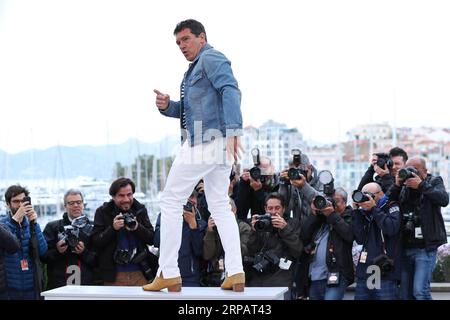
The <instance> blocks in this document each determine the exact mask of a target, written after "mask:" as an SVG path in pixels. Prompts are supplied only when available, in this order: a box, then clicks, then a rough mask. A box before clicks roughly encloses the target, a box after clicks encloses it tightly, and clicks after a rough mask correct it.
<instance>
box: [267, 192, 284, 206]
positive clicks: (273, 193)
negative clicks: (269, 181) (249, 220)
mask: <svg viewBox="0 0 450 320" xmlns="http://www.w3.org/2000/svg"><path fill="white" fill-rule="evenodd" d="M270 199H277V200H280V204H281V206H282V207H283V208H286V206H285V204H284V197H283V196H282V195H281V194H279V193H277V192H272V193H270V194H269V195H268V196H267V197H266V200H264V205H265V206H267V202H268V201H269V200H270Z"/></svg>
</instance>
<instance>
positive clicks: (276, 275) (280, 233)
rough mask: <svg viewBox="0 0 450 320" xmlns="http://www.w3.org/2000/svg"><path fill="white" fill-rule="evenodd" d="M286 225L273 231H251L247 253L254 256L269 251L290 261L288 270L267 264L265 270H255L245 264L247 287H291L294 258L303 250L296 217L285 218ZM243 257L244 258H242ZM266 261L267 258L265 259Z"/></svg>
mask: <svg viewBox="0 0 450 320" xmlns="http://www.w3.org/2000/svg"><path fill="white" fill-rule="evenodd" d="M286 221H287V225H286V227H284V228H283V229H281V230H279V229H273V232H256V231H254V230H252V231H251V233H250V236H249V239H248V243H247V249H248V251H247V252H248V255H249V256H250V257H254V256H255V255H257V254H258V253H260V252H262V253H264V252H270V253H273V254H275V255H276V256H277V257H278V258H280V259H281V258H288V259H289V260H290V261H291V262H292V263H291V266H290V268H289V270H283V269H280V268H279V267H278V265H274V264H273V263H270V264H268V266H267V268H266V269H265V270H266V271H265V272H262V273H261V272H256V271H255V268H253V267H251V266H250V265H248V266H247V269H246V270H247V271H248V274H247V273H246V277H247V275H248V286H249V287H291V286H292V283H293V272H294V268H295V263H294V262H295V260H296V259H297V258H298V257H299V256H300V254H301V253H302V251H303V244H302V241H301V239H300V224H299V220H298V219H287V220H286ZM244 259H245V258H244ZM266 261H268V260H266Z"/></svg>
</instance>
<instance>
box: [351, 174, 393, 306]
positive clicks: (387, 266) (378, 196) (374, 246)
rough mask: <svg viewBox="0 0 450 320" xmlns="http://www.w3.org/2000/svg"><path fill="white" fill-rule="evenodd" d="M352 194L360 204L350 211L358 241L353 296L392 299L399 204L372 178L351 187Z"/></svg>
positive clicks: (357, 297)
mask: <svg viewBox="0 0 450 320" xmlns="http://www.w3.org/2000/svg"><path fill="white" fill-rule="evenodd" d="M352 198H353V201H354V202H356V203H357V204H358V205H359V207H360V209H356V210H354V211H353V213H352V230H353V234H354V236H355V240H356V242H357V243H358V244H360V245H362V250H361V253H360V255H359V259H358V265H357V266H356V289H355V300H395V299H397V282H398V281H400V271H401V261H400V257H401V243H400V224H401V214H400V207H399V205H398V204H397V203H396V202H389V199H388V197H387V196H386V195H385V194H384V192H383V190H382V189H381V186H380V185H379V184H377V183H375V182H371V183H368V184H366V185H365V186H364V187H363V188H362V191H359V190H355V191H354V193H353V195H352Z"/></svg>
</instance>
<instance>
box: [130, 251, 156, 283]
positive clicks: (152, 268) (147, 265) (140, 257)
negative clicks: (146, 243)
mask: <svg viewBox="0 0 450 320" xmlns="http://www.w3.org/2000/svg"><path fill="white" fill-rule="evenodd" d="M131 263H135V264H138V265H139V267H140V268H141V271H142V273H143V274H144V277H145V278H146V279H147V280H152V279H154V277H155V275H156V269H158V268H157V263H158V258H157V257H156V256H155V255H153V254H152V253H150V252H148V251H147V250H142V251H141V252H139V253H138V254H136V255H135V256H134V257H133V259H132V260H131Z"/></svg>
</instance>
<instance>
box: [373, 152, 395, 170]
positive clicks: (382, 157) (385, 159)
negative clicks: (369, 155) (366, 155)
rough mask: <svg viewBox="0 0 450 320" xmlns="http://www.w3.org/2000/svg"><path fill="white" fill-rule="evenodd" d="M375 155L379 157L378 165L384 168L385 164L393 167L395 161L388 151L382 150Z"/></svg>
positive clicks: (389, 167)
mask: <svg viewBox="0 0 450 320" xmlns="http://www.w3.org/2000/svg"><path fill="white" fill-rule="evenodd" d="M375 155H376V156H377V157H378V158H377V162H376V164H377V166H379V167H380V168H382V169H384V166H387V168H388V169H389V170H391V169H392V166H393V165H394V163H393V162H392V159H391V157H390V156H389V155H388V154H387V153H384V152H380V153H375Z"/></svg>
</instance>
